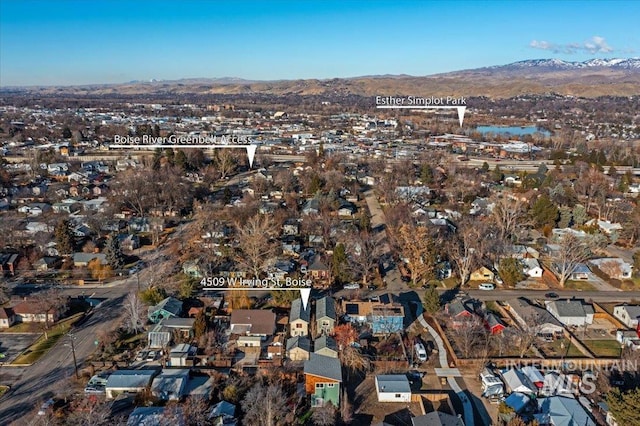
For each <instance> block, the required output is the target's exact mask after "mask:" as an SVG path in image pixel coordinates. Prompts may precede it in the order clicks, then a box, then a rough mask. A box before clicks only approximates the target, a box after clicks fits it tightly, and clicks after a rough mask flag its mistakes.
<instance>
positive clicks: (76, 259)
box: [73, 253, 107, 264]
mask: <svg viewBox="0 0 640 426" xmlns="http://www.w3.org/2000/svg"><path fill="white" fill-rule="evenodd" d="M93 259H99V260H100V263H102V264H105V263H107V256H106V255H105V254H104V253H73V263H89V262H91V261H92V260H93Z"/></svg>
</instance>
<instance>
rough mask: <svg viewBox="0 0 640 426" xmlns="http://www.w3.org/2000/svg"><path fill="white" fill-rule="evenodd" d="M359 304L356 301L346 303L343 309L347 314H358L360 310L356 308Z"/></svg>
mask: <svg viewBox="0 0 640 426" xmlns="http://www.w3.org/2000/svg"><path fill="white" fill-rule="evenodd" d="M359 307H360V306H359V305H358V304H357V303H347V304H346V306H345V311H346V312H347V315H358V313H359V312H360V310H359V309H358V308H359Z"/></svg>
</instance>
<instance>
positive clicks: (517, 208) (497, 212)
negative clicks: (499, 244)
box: [491, 197, 526, 240]
mask: <svg viewBox="0 0 640 426" xmlns="http://www.w3.org/2000/svg"><path fill="white" fill-rule="evenodd" d="M525 214H526V211H525V209H524V203H523V202H522V201H521V200H520V199H517V198H516V199H509V198H506V197H502V198H498V199H496V200H495V202H494V207H493V210H491V219H492V222H493V223H494V224H495V225H496V228H497V230H498V236H499V238H500V239H501V240H506V239H511V238H512V237H513V236H515V235H516V230H517V229H518V228H519V227H520V226H522V219H523V218H524V217H525Z"/></svg>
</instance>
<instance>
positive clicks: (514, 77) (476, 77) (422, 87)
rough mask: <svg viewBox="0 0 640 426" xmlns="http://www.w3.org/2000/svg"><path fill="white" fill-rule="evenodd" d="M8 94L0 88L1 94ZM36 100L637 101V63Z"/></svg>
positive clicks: (157, 87) (217, 85)
mask: <svg viewBox="0 0 640 426" xmlns="http://www.w3.org/2000/svg"><path fill="white" fill-rule="evenodd" d="M8 89H9V88H3V89H2V91H4V92H6V91H7V90H8ZM20 91H26V92H37V93H41V94H62V93H68V94H75V95H81V96H91V95H118V94H121V95H157V96H161V97H171V96H174V95H187V94H195V95H218V94H228V95H236V94H238V95H258V94H261V95H272V96H291V95H293V96H310V95H311V96H312V95H318V96H324V97H332V98H336V97H337V98H344V97H345V96H349V95H358V96H378V95H380V96H390V95H413V96H488V97H495V98H504V97H512V96H517V95H523V94H545V93H558V94H563V95H573V96H583V97H597V96H605V95H612V96H629V95H640V59H639V58H630V59H590V60H588V61H584V62H569V61H563V60H560V59H532V60H526V61H519V62H514V63H512V64H508V65H500V66H492V67H485V68H477V69H470V70H463V71H456V72H449V73H444V74H437V75H430V76H423V77H416V76H410V75H405V74H401V75H369V76H363V77H353V78H332V79H307V80H276V81H254V80H244V79H241V78H235V77H222V78H186V79H181V80H159V81H148V80H147V81H133V82H129V83H125V84H109V85H86V86H70V87H62V88H61V87H38V88H20Z"/></svg>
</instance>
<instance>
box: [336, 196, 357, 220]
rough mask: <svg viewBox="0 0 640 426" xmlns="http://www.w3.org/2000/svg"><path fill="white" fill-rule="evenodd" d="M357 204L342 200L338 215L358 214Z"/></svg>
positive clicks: (349, 215) (351, 215) (350, 215)
mask: <svg viewBox="0 0 640 426" xmlns="http://www.w3.org/2000/svg"><path fill="white" fill-rule="evenodd" d="M357 210H358V209H357V208H356V205H355V204H353V203H351V202H349V201H346V200H340V205H339V206H338V216H339V217H353V216H354V215H355V214H356V211H357Z"/></svg>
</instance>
